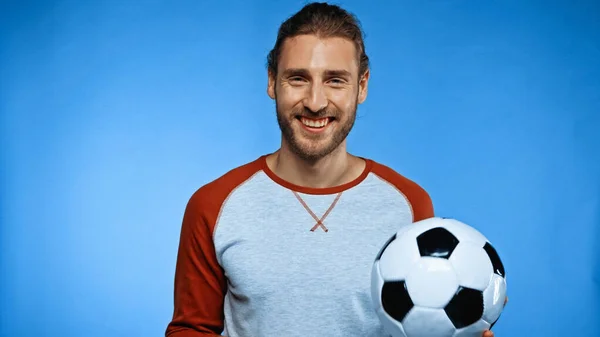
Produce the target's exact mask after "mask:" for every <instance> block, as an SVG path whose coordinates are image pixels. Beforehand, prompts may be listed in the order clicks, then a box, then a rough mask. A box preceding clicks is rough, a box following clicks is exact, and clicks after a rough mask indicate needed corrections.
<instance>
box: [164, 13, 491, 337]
mask: <svg viewBox="0 0 600 337" xmlns="http://www.w3.org/2000/svg"><path fill="white" fill-rule="evenodd" d="M368 82H369V60H368V57H367V55H366V53H365V47H364V43H363V37H362V32H361V29H360V27H359V25H358V23H357V20H356V19H355V18H354V17H353V16H352V15H350V14H349V13H347V12H346V11H344V10H343V9H341V8H340V7H338V6H333V5H328V4H325V3H313V4H308V5H306V6H305V7H304V8H303V9H301V10H300V11H299V12H298V13H296V14H295V15H294V16H292V17H291V18H289V19H288V20H287V21H285V22H284V23H283V24H282V25H281V27H280V30H279V33H278V36H277V40H276V43H275V46H274V48H273V50H272V51H271V53H270V54H269V56H268V86H267V93H268V95H269V96H270V97H271V98H272V99H273V100H274V101H275V103H276V111H277V120H278V123H279V127H280V129H281V135H282V137H281V146H280V148H279V149H278V150H277V151H275V152H274V153H270V154H265V155H263V156H260V157H259V158H257V159H256V160H254V161H252V162H250V163H247V164H244V165H242V166H239V167H237V168H234V169H232V170H231V171H229V172H227V173H225V174H224V175H222V176H221V177H219V178H218V179H216V180H214V181H212V182H210V183H208V184H206V185H204V186H202V187H200V188H199V189H198V190H197V191H196V192H195V193H194V194H193V195H192V196H191V198H190V200H189V202H188V204H187V207H186V209H185V213H184V217H183V224H182V229H181V239H180V246H179V251H178V256H177V266H176V274H175V308H174V314H173V317H172V320H171V322H170V323H169V325H168V327H167V329H166V336H170V337H200V336H215V335H219V334H222V333H223V334H224V335H227V336H231V337H271V336H277V337H281V336H286V337H295V336H299V337H300V336H301V337H317V336H328V337H335V336H340V337H342V336H343V337H354V336H355V337H383V336H387V334H386V332H385V331H384V329H383V327H382V325H381V324H380V322H379V320H378V317H377V315H376V313H375V312H374V310H373V308H372V304H371V298H370V273H371V267H372V264H373V261H374V258H375V256H376V254H377V252H378V251H379V249H380V248H381V247H382V245H383V244H384V242H385V241H386V239H387V238H389V237H390V235H391V234H392V233H394V232H396V231H397V230H398V229H399V228H400V227H401V226H407V225H410V224H411V223H413V222H414V221H419V220H422V219H425V218H428V217H432V216H433V206H432V203H431V200H430V197H429V195H428V194H427V192H426V191H425V190H424V189H423V188H421V187H420V186H419V185H418V184H416V183H415V182H413V181H411V180H409V179H408V178H406V177H404V176H402V175H400V174H399V173H397V172H396V171H394V170H392V169H391V168H389V167H386V166H384V165H382V164H380V163H377V162H376V161H374V160H372V159H368V158H363V157H359V156H355V155H352V154H350V153H349V152H348V151H347V148H346V137H347V136H348V134H349V133H350V131H351V130H352V127H353V125H354V122H355V119H356V110H357V107H358V105H359V104H361V103H363V102H364V101H365V99H366V97H367V89H368ZM484 336H493V334H491V332H489V331H488V332H486V334H485V335H484Z"/></svg>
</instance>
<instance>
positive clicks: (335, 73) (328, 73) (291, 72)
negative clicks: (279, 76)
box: [283, 68, 352, 77]
mask: <svg viewBox="0 0 600 337" xmlns="http://www.w3.org/2000/svg"><path fill="white" fill-rule="evenodd" d="M283 76H284V77H290V76H303V77H310V72H309V71H308V70H307V69H303V68H289V69H286V70H284V71H283ZM351 76H352V74H351V73H350V72H349V71H348V70H343V69H332V70H325V77H351Z"/></svg>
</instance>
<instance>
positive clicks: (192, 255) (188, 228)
mask: <svg viewBox="0 0 600 337" xmlns="http://www.w3.org/2000/svg"><path fill="white" fill-rule="evenodd" d="M263 163H264V156H263V157H261V158H259V159H257V160H255V161H253V162H251V163H248V164H246V165H243V166H240V167H238V168H235V169H233V170H231V171H229V172H228V173H226V174H225V175H223V176H221V177H220V178H218V179H216V180H214V181H212V182H211V183H209V184H207V185H205V186H203V187H201V188H200V189H198V190H197V191H196V193H194V195H192V197H191V198H190V200H189V201H188V204H187V206H186V208H185V212H184V215H183V223H182V226H181V236H180V241H179V249H178V253H177V263H176V268H175V293H174V310H173V318H172V320H171V321H170V322H169V324H168V326H167V329H166V332H165V336H166V337H201V336H220V334H221V333H222V332H223V329H224V320H225V314H224V312H223V308H224V305H223V303H224V301H225V294H226V293H227V280H226V278H225V272H224V270H223V269H222V267H221V265H220V264H219V262H218V260H217V253H216V250H215V243H214V240H213V238H214V231H215V228H216V227H218V225H217V222H218V217H219V212H220V211H221V208H222V206H223V204H224V203H225V202H226V200H227V198H228V196H229V195H230V194H231V192H232V191H233V190H235V188H237V187H238V186H240V185H241V184H242V183H244V182H245V181H247V180H248V179H250V178H251V177H252V176H253V175H254V174H255V173H256V172H258V171H259V170H260V169H261V167H262V166H261V165H262V164H263Z"/></svg>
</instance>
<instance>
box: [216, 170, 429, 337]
mask: <svg viewBox="0 0 600 337" xmlns="http://www.w3.org/2000/svg"><path fill="white" fill-rule="evenodd" d="M259 161H263V159H259ZM255 165H258V166H257V169H256V170H255V172H253V174H252V175H250V176H249V177H248V178H247V179H245V180H244V181H243V182H240V184H238V185H236V187H235V188H234V189H232V191H231V192H230V193H229V194H228V195H227V198H226V199H225V200H224V202H223V204H222V206H221V209H220V210H219V216H218V218H217V221H216V224H215V227H214V232H213V240H214V248H215V252H216V257H217V261H218V263H219V265H220V266H221V267H222V269H223V271H224V274H225V275H224V276H225V277H226V279H227V292H226V295H225V302H224V313H225V322H224V325H225V331H224V335H227V336H231V337H237V336H260V337H269V336H289V337H293V336H302V337H306V336H344V337H350V336H357V337H358V336H360V337H369V336H373V337H376V336H377V337H380V336H386V333H385V332H384V330H383V328H382V326H381V324H380V323H379V320H378V318H377V315H376V313H375V311H374V310H373V309H372V304H371V297H370V273H371V267H372V263H373V260H374V258H375V256H376V254H377V252H378V251H379V249H380V248H381V247H382V245H383V244H384V243H385V241H386V240H387V239H388V238H389V237H390V236H391V235H393V234H394V233H395V232H396V231H397V230H398V229H399V228H400V227H401V226H406V225H409V224H411V223H412V222H413V221H416V220H420V219H421V218H425V217H429V216H432V214H431V213H432V206H431V204H430V200H429V197H428V195H427V194H426V193H425V191H424V190H422V189H421V188H420V187H419V186H418V185H416V184H415V183H413V182H411V181H409V180H407V179H405V178H403V177H401V176H400V175H398V174H397V173H395V172H393V171H391V170H390V169H388V168H386V167H384V166H382V165H379V164H377V163H374V162H371V161H369V163H368V165H367V168H366V169H365V172H364V174H363V175H362V176H361V177H360V178H358V179H357V180H356V181H354V182H353V183H351V184H347V186H345V187H343V188H338V189H335V188H333V189H328V190H316V189H307V188H300V187H297V186H292V185H289V184H287V183H285V182H282V181H281V180H280V179H278V178H277V177H274V175H273V173H272V172H271V171H270V170H269V169H268V167H266V165H265V164H255ZM261 165H262V166H261ZM336 199H337V200H336ZM334 202H335V205H333V206H332V203H334ZM330 208H331V209H330ZM328 210H329V212H328ZM311 212H312V213H313V214H314V216H313V215H311ZM326 212H328V213H327V216H326V218H325V219H324V220H323V221H322V224H321V223H319V222H318V219H320V218H321V217H322V216H323V215H324V214H325V213H326ZM315 217H316V218H317V219H315ZM311 229H312V230H311ZM325 229H326V230H325Z"/></svg>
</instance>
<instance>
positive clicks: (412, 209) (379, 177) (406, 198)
mask: <svg viewBox="0 0 600 337" xmlns="http://www.w3.org/2000/svg"><path fill="white" fill-rule="evenodd" d="M371 173H372V174H373V175H374V176H375V177H377V178H378V179H379V180H381V181H383V182H384V183H386V184H388V185H389V186H391V187H392V188H394V189H395V190H396V191H397V192H398V193H399V194H400V195H401V196H402V197H403V198H404V200H406V204H407V205H408V207H409V208H410V215H411V218H412V220H413V221H414V220H415V210H414V208H413V204H412V202H411V201H410V199H409V198H408V196H406V194H405V193H404V192H402V190H401V189H400V188H399V187H398V186H396V185H395V184H393V183H391V182H390V181H388V180H387V179H385V178H383V177H382V176H380V175H379V174H377V173H375V172H371Z"/></svg>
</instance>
